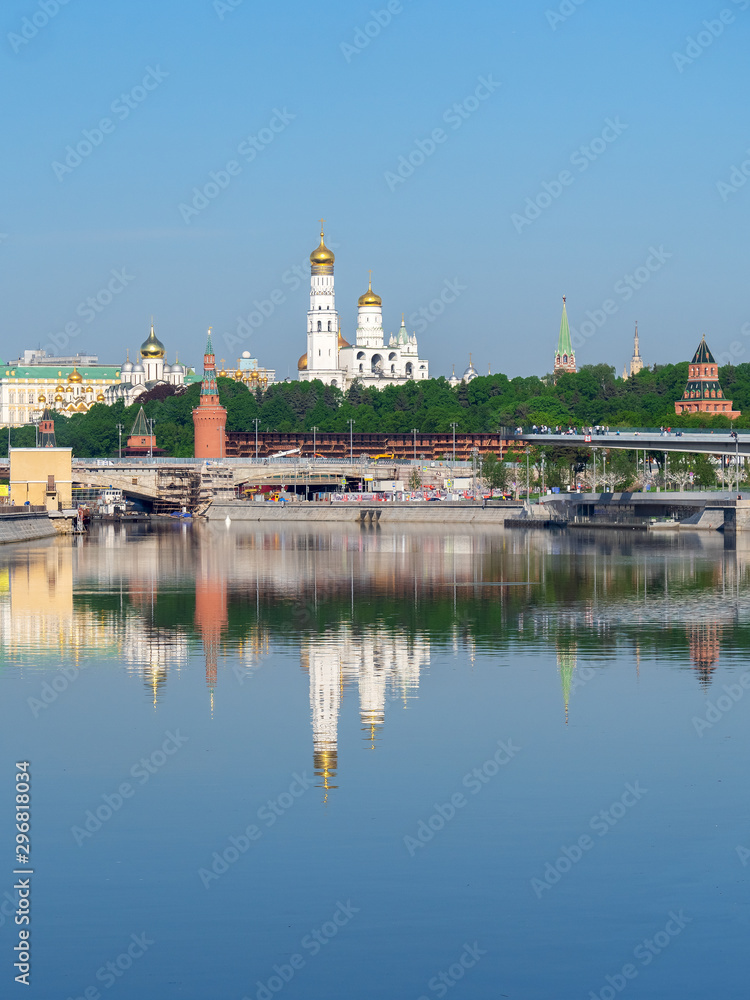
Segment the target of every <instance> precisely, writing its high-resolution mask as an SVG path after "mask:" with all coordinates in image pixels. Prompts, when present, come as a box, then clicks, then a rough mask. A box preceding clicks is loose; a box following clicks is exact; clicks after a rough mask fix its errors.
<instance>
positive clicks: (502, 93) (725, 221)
mask: <svg viewBox="0 0 750 1000" xmlns="http://www.w3.org/2000/svg"><path fill="white" fill-rule="evenodd" d="M45 8H46V13H45ZM743 8H746V9H743ZM373 11H374V12H375V15H377V16H374V15H373V13H372V12H373ZM722 11H725V13H724V14H723V15H722ZM722 16H723V18H724V20H722ZM389 19H390V22H389V23H386V22H388V21H389ZM45 21H46V23H45ZM378 21H380V22H381V23H378ZM704 22H708V27H706V26H705V25H704ZM24 33H25V36H26V37H24ZM689 39H693V41H692V42H690V41H689ZM749 41H750V0H739V2H735V0H726V3H725V4H723V3H722V2H721V0H716V2H715V3H709V2H708V0H679V2H678V0H661V2H659V3H656V4H655V3H653V0H651V2H649V0H627V2H625V0H606V2H605V0H577V2H576V0H558V2H557V3H551V2H550V3H546V2H544V0H509V2H497V0H495V2H485V0H475V2H473V3H469V4H457V3H455V2H454V3H448V2H446V0H432V2H430V3H428V2H427V0H401V2H398V0H391V2H390V4H389V3H388V2H387V0H386V2H382V0H380V2H376V3H361V4H360V3H356V2H354V3H353V2H351V0H348V2H344V0H328V2H327V3H325V4H308V3H301V2H299V0H296V2H294V0H293V2H289V3H275V4H269V3H266V4H260V3H258V2H256V0H226V2H224V0H216V2H213V0H158V2H154V0H126V2H122V0H121V2H117V0H107V2H96V0H67V2H66V3H62V2H61V0H41V2H36V0H4V3H3V4H2V10H1V11H0V51H1V52H2V57H1V58H0V73H1V74H2V77H1V79H2V87H3V93H4V95H5V100H4V112H5V113H4V116H3V117H4V129H3V147H4V149H3V153H4V155H3V156H2V167H1V169H2V175H3V183H2V193H3V197H2V202H1V203H0V233H2V234H3V235H2V236H1V237H0V274H1V275H2V302H3V317H2V332H1V335H0V356H2V358H3V360H7V359H9V358H15V357H17V356H18V353H19V351H21V350H23V349H24V348H28V347H36V346H39V345H44V344H50V343H52V341H51V339H50V338H51V336H52V335H55V336H56V337H57V339H58V342H61V346H62V345H63V344H64V350H63V351H62V353H68V352H71V351H77V350H88V351H92V352H98V353H99V355H100V357H101V359H102V361H105V362H110V363H112V362H113V363H120V362H121V360H123V359H124V356H125V350H126V348H127V347H129V348H130V351H131V356H132V355H133V352H134V351H135V350H136V349H137V347H138V345H139V344H140V343H141V342H142V340H143V339H144V338H145V336H146V335H147V333H148V324H149V321H150V317H151V315H153V316H154V321H155V324H156V329H157V333H158V335H159V337H160V338H161V339H162V340H163V341H164V343H165V344H166V346H167V349H168V357H169V359H170V360H172V359H173V355H174V352H175V350H178V351H179V355H180V360H181V361H185V362H188V363H192V364H198V365H200V364H201V360H202V359H201V354H202V350H203V346H204V344H205V335H206V329H207V327H208V326H209V325H211V326H213V329H214V345H215V348H216V353H217V356H218V357H219V358H222V357H224V358H226V359H227V361H232V360H234V359H235V358H236V357H237V356H238V354H239V353H240V351H241V350H244V349H249V350H250V351H251V352H252V354H253V356H257V357H258V359H259V361H260V363H261V365H266V366H268V367H275V368H276V369H277V372H278V375H279V376H280V377H285V376H286V375H292V376H294V375H295V373H296V360H297V358H298V357H299V355H300V354H302V353H303V352H304V351H305V349H306V337H305V319H306V316H305V314H306V310H307V308H308V295H307V289H308V284H307V282H308V276H309V271H308V270H307V268H304V269H303V267H302V265H303V263H304V262H306V259H307V256H308V255H309V253H310V251H311V250H312V249H313V247H314V246H315V245H316V243H317V236H318V231H319V222H318V220H319V219H320V218H321V217H324V218H325V219H326V220H327V221H326V234H327V237H328V239H329V241H330V245H332V246H333V248H334V249H335V250H336V255H337V261H336V290H337V306H338V308H339V311H340V313H341V317H342V327H343V332H344V335H345V336H348V338H349V339H352V335H353V333H354V329H355V325H356V305H357V297H358V296H359V295H360V294H361V293H362V292H363V291H365V290H366V288H367V272H368V269H369V268H372V270H373V287H374V289H375V291H377V292H378V293H379V294H380V295H381V296H382V298H383V308H384V325H385V329H386V333H388V332H389V331H391V330H395V329H396V328H397V327H398V325H399V323H400V319H401V313H402V312H405V314H406V319H407V325H408V327H409V329H410V331H411V330H412V329H416V330H417V333H418V336H419V344H420V349H421V353H422V354H423V355H424V356H426V357H427V358H428V359H429V361H430V366H431V373H432V374H433V375H440V374H450V371H451V366H452V365H453V364H454V363H455V365H456V369H457V370H458V371H462V370H463V369H464V368H465V367H466V364H467V363H468V355H469V352H471V353H472V355H473V360H474V363H475V365H476V367H477V368H478V369H479V371H480V372H486V371H487V366H488V364H489V365H491V366H492V371H493V372H495V371H504V372H506V373H508V374H509V375H511V376H515V375H529V374H540V375H541V374H544V373H545V372H548V371H550V370H551V367H552V361H553V354H554V349H555V345H556V341H557V331H558V328H559V322H560V309H561V296H562V295H563V294H565V295H567V301H568V314H569V317H570V323H571V327H572V328H573V329H574V330H576V331H578V333H579V336H578V338H577V340H576V342H577V343H578V345H579V348H578V362H579V364H586V363H599V362H606V363H608V364H612V365H615V366H616V367H617V370H618V372H619V371H620V370H621V369H622V366H623V363H624V362H625V361H626V360H627V359H628V358H629V356H630V354H631V353H632V332H633V326H634V323H635V321H636V320H638V323H639V329H640V333H641V352H642V354H643V356H644V359H645V361H646V363H647V364H652V363H654V362H659V363H665V362H671V361H678V360H685V359H687V358H688V357H689V356H691V355H692V353H693V351H694V349H695V347H696V345H697V343H698V341H699V340H700V336H701V334H703V333H705V334H706V337H707V339H708V341H709V344H710V346H711V348H712V349H713V351H714V353H715V354H716V355H717V356H719V355H721V354H722V352H730V351H733V352H734V357H735V359H736V360H737V361H742V360H745V361H747V360H750V302H749V301H748V296H747V265H748V254H747V240H748V209H749V207H750V184H746V181H747V177H746V175H745V174H743V173H742V169H741V165H742V164H743V162H744V163H745V167H746V169H747V172H748V174H749V175H750V113H748V109H747V108H748V105H747V90H748V68H747V66H748V62H747V60H748V51H750V47H749V45H748V43H749ZM680 54H681V55H680ZM103 119H104V120H105V122H104V123H103V122H102V120H103ZM436 130H438V131H436ZM86 133H88V135H86ZM79 144H82V145H80V147H79ZM68 147H70V149H68ZM76 147H79V149H78V151H76ZM582 147H585V150H584V151H583V152H582V151H581V148H582ZM230 161H234V164H235V166H233V167H232V168H231V170H233V171H234V173H231V172H230V171H228V170H227V164H228V163H230ZM409 161H411V162H409ZM733 166H736V167H737V168H739V169H738V172H737V173H735V175H734V185H733V187H729V183H730V176H731V174H732V168H733ZM399 167H400V169H401V175H399V173H398V171H399ZM212 172H213V174H214V175H217V178H216V179H214V180H212V177H211V174H212ZM561 174H562V177H561ZM719 182H724V184H725V187H724V188H722V190H719V188H718V186H717V185H718V184H719ZM740 182H741V183H740ZM212 184H213V187H212V186H211V185H212ZM206 185H209V187H208V192H207V193H208V194H209V195H210V196H211V197H206V195H205V194H201V191H202V190H203V189H204V188H205V186H206ZM545 185H547V187H546V188H545ZM195 189H198V191H197V192H196V190H195ZM196 195H197V198H196ZM194 199H195V204H193V202H194ZM535 202H536V204H535ZM181 206H182V207H181ZM654 251H655V252H654ZM295 267H296V268H297V269H298V271H299V273H300V274H301V275H303V280H300V279H299V278H297V277H295V274H294V271H293V269H294V268H295ZM639 269H640V270H639ZM113 272H114V273H113ZM115 274H116V275H119V277H116V276H115ZM628 275H630V276H633V277H631V278H630V279H629V280H628V278H627V276H628ZM639 275H640V277H639ZM441 295H442V301H441V298H440V297H441ZM96 296H99V302H98V303H97V305H96V307H95V309H94V310H91V309H88V308H87V307H86V306H85V301H86V299H87V298H89V297H94V298H95V299H96ZM110 299H111V301H109V300H110ZM102 302H103V303H104V304H102ZM605 302H609V305H608V309H609V312H608V313H607V312H606V311H605V309H604V308H603V304H604V303H605ZM81 303H84V305H83V306H82V307H81ZM256 303H259V304H260V306H261V307H262V309H263V310H264V311H265V312H266V313H267V315H265V316H260V317H259V316H258V315H256V316H255V317H254V320H253V325H254V329H253V330H252V331H251V332H250V335H247V333H245V334H244V335H243V337H244V339H241V340H240V341H239V342H238V338H237V328H238V320H239V318H240V317H247V316H248V315H249V314H250V313H251V312H252V311H253V310H255V309H257V306H256ZM98 310H100V311H98ZM420 310H423V311H424V312H422V313H421V314H420ZM587 313H590V314H592V315H593V319H590V320H589V326H588V327H587V326H586V325H585V324H586V321H587ZM259 319H260V320H261V322H259ZM66 325H68V330H69V334H71V333H72V336H69V335H65V328H66ZM743 327H744V330H743ZM247 329H248V328H247V327H241V328H240V330H241V331H242V330H245V331H246V330H247ZM581 331H583V333H584V334H590V335H589V336H583V335H582V334H581ZM66 336H67V341H68V342H67V343H65V337H66ZM733 343H734V345H735V347H734V348H732V344H733Z"/></svg>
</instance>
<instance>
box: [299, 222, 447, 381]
mask: <svg viewBox="0 0 750 1000" xmlns="http://www.w3.org/2000/svg"><path fill="white" fill-rule="evenodd" d="M334 261H335V258H334V255H333V252H332V251H331V250H329V249H328V247H327V246H326V245H325V236H324V234H323V231H322V230H321V233H320V246H319V247H317V248H316V249H315V250H313V252H312V253H311V254H310V310H309V312H308V314H307V352H306V353H305V354H303V355H302V357H301V358H300V359H299V362H298V363H297V368H298V373H299V379H300V381H301V382H312V381H313V380H314V379H320V381H321V382H324V383H326V385H335V386H338V387H339V388H340V389H348V388H349V386H350V385H351V384H352V383H353V382H355V381H359V382H361V383H362V384H363V385H374V386H376V387H377V388H382V387H383V386H386V385H404V384H405V383H406V382H410V381H412V380H417V379H426V378H429V364H428V362H427V361H425V360H424V359H423V358H420V357H419V348H418V346H417V337H416V334H411V335H409V333H408V332H407V330H406V325H405V323H404V319H403V316H402V317H401V328H400V330H399V332H398V334H396V335H395V336H394V335H393V334H391V335H390V337H389V339H388V343H387V344H386V340H385V333H384V331H383V302H382V299H381V298H380V296H379V295H376V294H375V292H373V290H372V280H370V285H369V288H368V289H367V291H366V292H365V293H364V295H361V296H360V297H359V304H358V313H357V332H356V338H355V343H354V344H350V343H348V342H347V341H346V340H344V338H343V336H342V335H341V328H340V323H339V314H338V312H337V311H336V295H335V290H334V279H333V265H334Z"/></svg>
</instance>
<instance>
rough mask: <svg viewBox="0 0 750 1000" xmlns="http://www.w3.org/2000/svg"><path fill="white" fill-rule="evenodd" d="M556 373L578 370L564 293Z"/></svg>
mask: <svg viewBox="0 0 750 1000" xmlns="http://www.w3.org/2000/svg"><path fill="white" fill-rule="evenodd" d="M553 371H554V374H555V375H558V374H559V373H560V372H573V373H575V372H576V371H578V369H577V368H576V356H575V351H574V350H573V344H572V343H571V340H570V327H569V326H568V313H567V310H566V308H565V296H564V295H563V308H562V319H561V320H560V336H559V337H558V338H557V351H556V353H555V367H554V369H553Z"/></svg>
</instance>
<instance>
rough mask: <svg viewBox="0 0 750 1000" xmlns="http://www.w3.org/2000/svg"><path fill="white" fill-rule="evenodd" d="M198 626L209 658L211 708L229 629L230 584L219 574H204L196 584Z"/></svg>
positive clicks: (207, 667)
mask: <svg viewBox="0 0 750 1000" xmlns="http://www.w3.org/2000/svg"><path fill="white" fill-rule="evenodd" d="M195 625H196V628H197V629H198V630H199V631H200V633H201V637H202V639H203V651H204V653H205V656H206V684H207V685H208V687H209V688H210V690H211V707H212V708H213V700H214V698H213V692H214V687H215V686H216V672H217V666H218V661H219V650H220V648H221V634H222V632H223V631H224V629H225V628H226V627H227V581H226V577H222V576H219V575H218V574H215V575H214V574H208V573H205V574H201V575H200V576H198V577H197V578H196V581H195Z"/></svg>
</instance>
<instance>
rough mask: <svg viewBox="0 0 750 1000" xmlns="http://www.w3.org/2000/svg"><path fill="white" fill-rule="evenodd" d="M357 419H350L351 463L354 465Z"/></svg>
mask: <svg viewBox="0 0 750 1000" xmlns="http://www.w3.org/2000/svg"><path fill="white" fill-rule="evenodd" d="M355 423H356V420H351V419H350V420H349V465H354V425H355Z"/></svg>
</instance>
